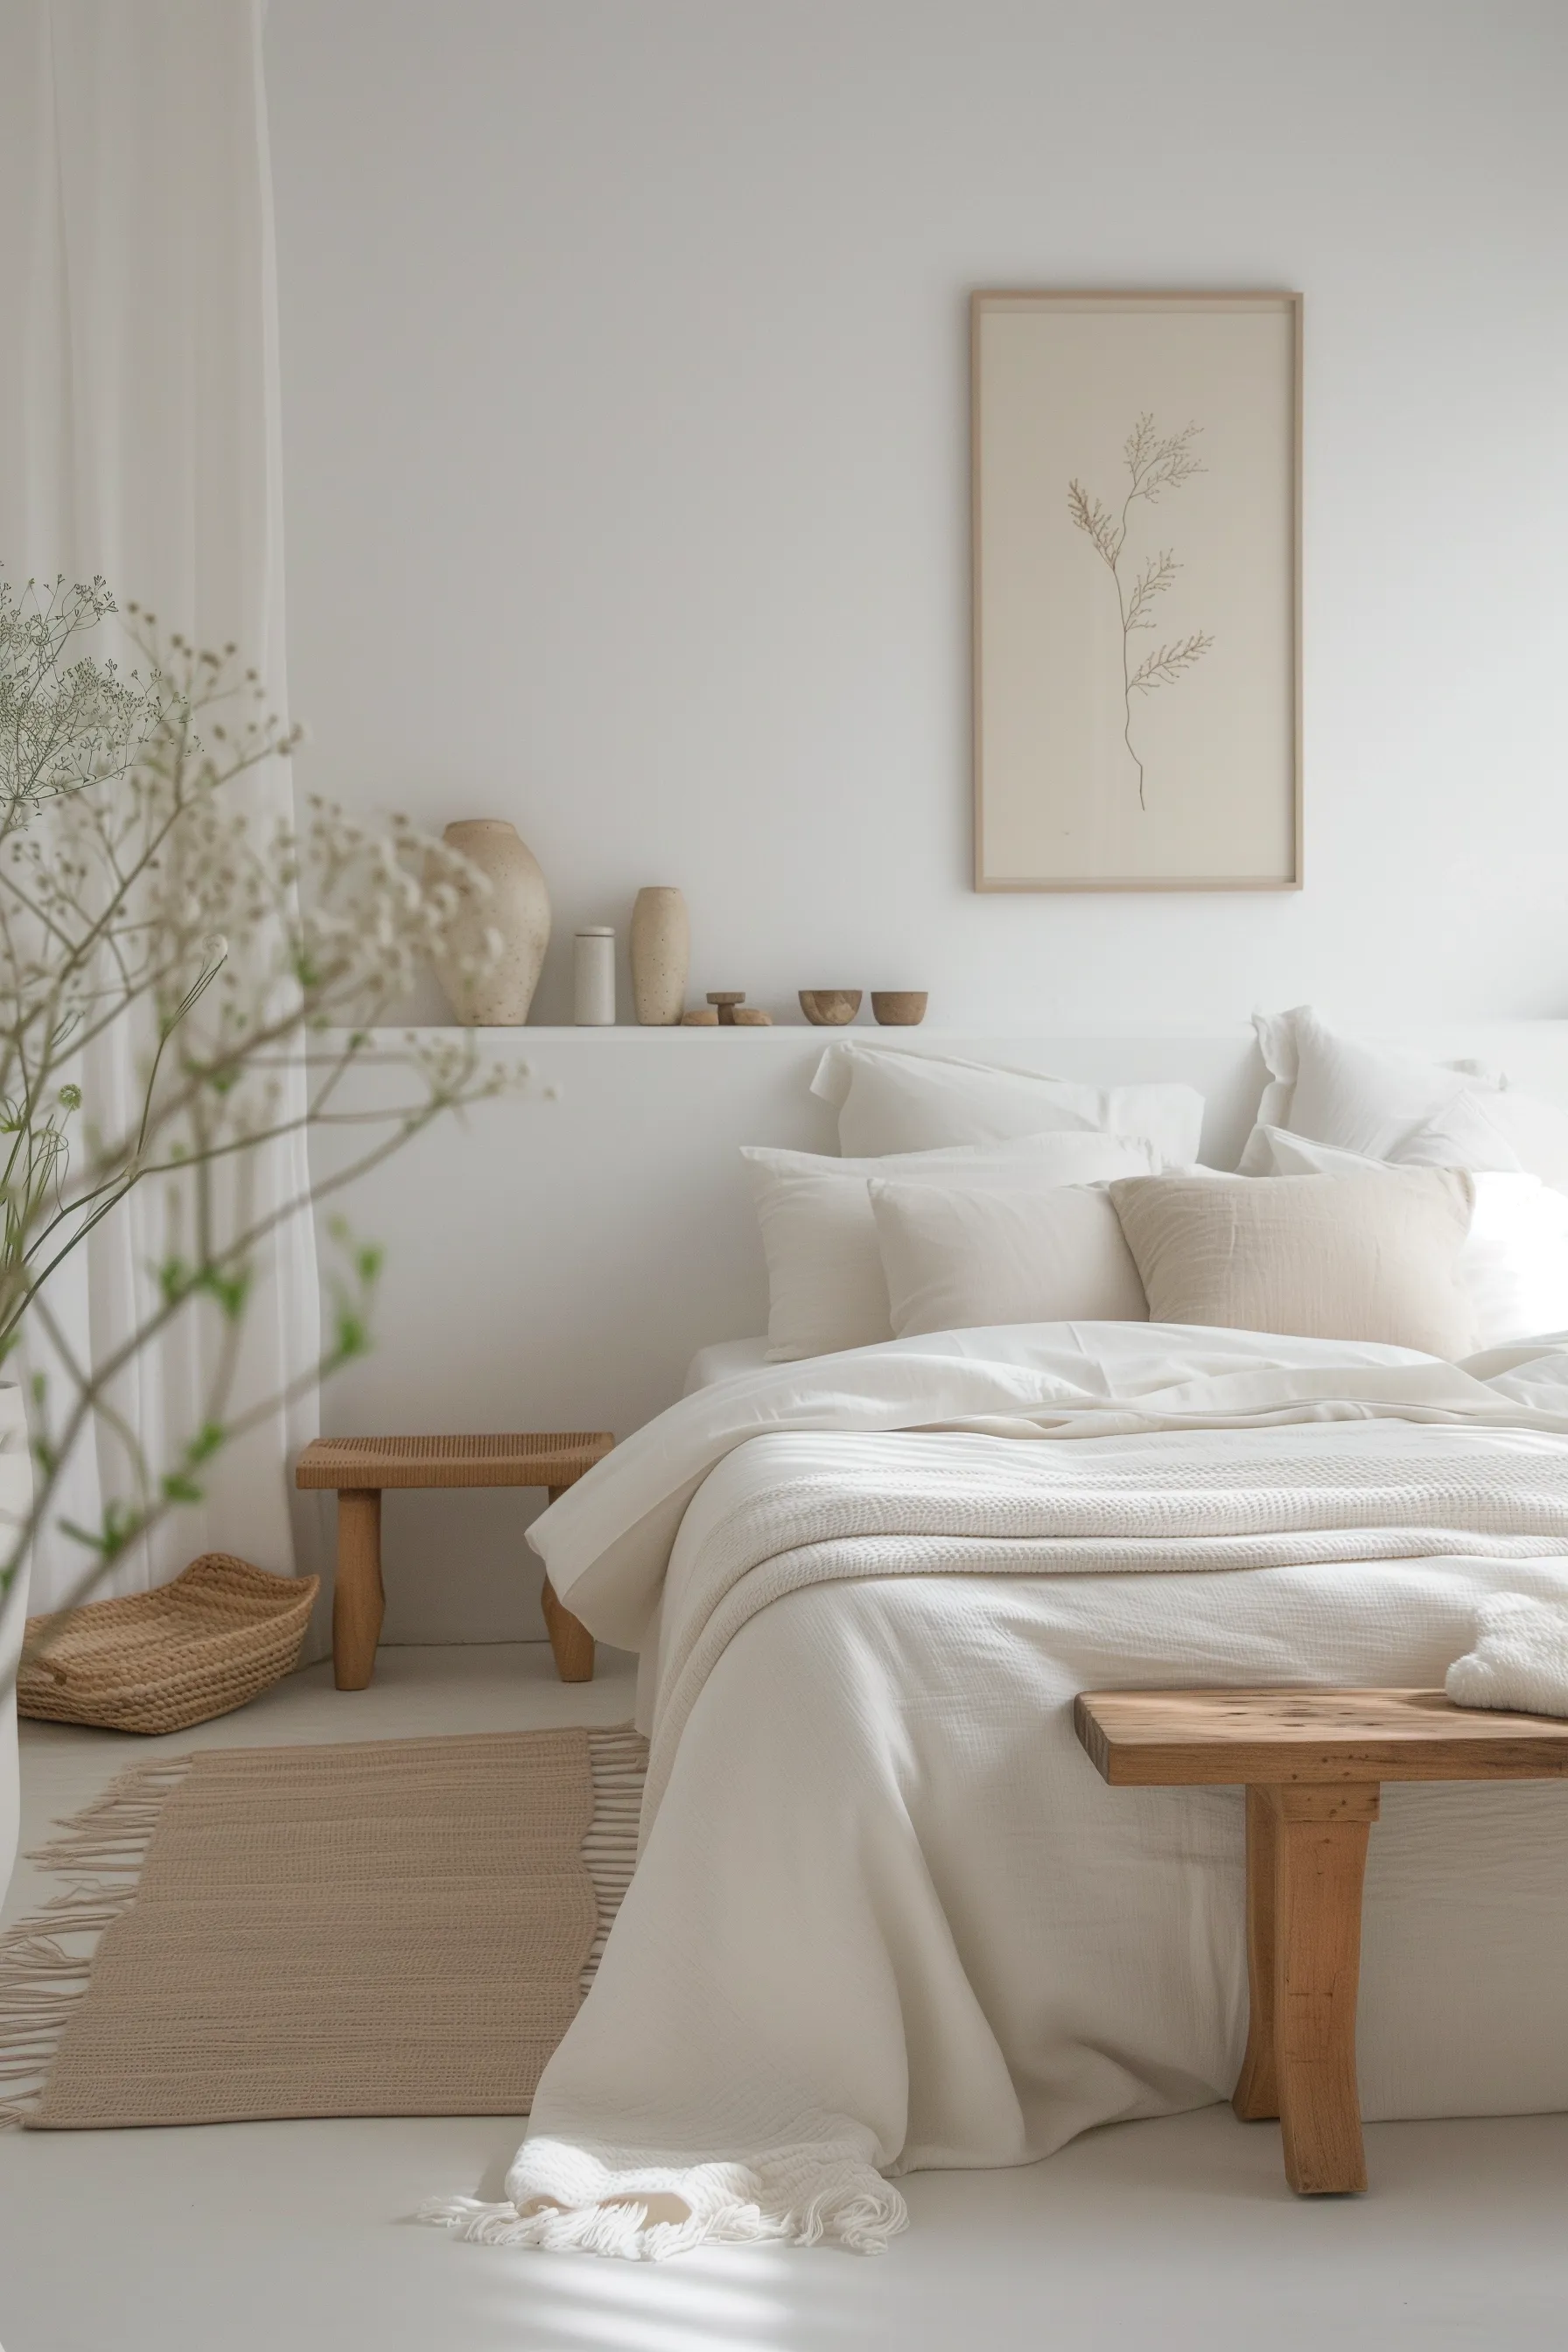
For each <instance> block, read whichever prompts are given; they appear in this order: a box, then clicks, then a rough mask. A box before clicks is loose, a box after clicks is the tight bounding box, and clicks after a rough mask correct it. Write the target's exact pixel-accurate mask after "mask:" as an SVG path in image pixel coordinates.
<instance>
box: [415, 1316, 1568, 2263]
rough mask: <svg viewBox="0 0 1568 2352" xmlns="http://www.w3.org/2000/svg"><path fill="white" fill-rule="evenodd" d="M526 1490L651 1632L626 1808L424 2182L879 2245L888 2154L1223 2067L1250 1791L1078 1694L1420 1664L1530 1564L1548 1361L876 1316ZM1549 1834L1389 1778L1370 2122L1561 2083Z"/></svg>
mask: <svg viewBox="0 0 1568 2352" xmlns="http://www.w3.org/2000/svg"><path fill="white" fill-rule="evenodd" d="M932 1424H937V1426H936V1427H933V1426H932ZM1064 1441H1070V1442H1064ZM693 1498H694V1499H693ZM536 1531H537V1536H538V1541H539V1548H540V1549H541V1550H542V1552H543V1554H544V1557H545V1559H546V1561H547V1564H548V1567H549V1570H550V1574H551V1578H552V1582H553V1583H554V1584H555V1586H556V1589H557V1591H560V1592H561V1593H562V1594H563V1597H565V1598H568V1599H569V1600H570V1602H571V1605H572V1606H573V1608H574V1609H575V1610H577V1611H578V1612H579V1613H581V1614H582V1615H583V1616H584V1619H585V1621H586V1622H588V1623H589V1625H590V1626H591V1627H592V1628H593V1629H594V1630H595V1632H597V1633H602V1634H604V1635H605V1636H607V1637H608V1638H610V1639H615V1640H622V1641H625V1640H626V1639H628V1638H636V1639H638V1640H640V1641H642V1642H643V1643H644V1657H645V1666H646V1667H647V1673H646V1675H645V1680H644V1688H643V1695H642V1696H643V1704H644V1707H645V1711H646V1715H647V1723H648V1727H649V1728H650V1729H651V1733H652V1738H653V1760H652V1768H651V1770H650V1783H649V1797H648V1801H647V1807H646V1808H645V1833H646V1841H647V1842H646V1847H645V1852H644V1854H643V1858H642V1862H641V1864H640V1865H639V1868H638V1871H637V1875H636V1877H635V1878H634V1880H633V1883H632V1885H631V1888H630V1890H629V1892H628V1894H627V1896H626V1903H625V1906H624V1907H623V1909H622V1912H621V1916H620V1918H619V1920H618V1922H617V1925H616V1929H615V1931H614V1933H613V1934H612V1936H611V1938H610V1942H609V1946H608V1948H607V1950H606V1952H605V1958H604V1960H603V1962H602V1964H601V1967H600V1970H599V1973H598V1977H597V1979H596V1981H595V1987H594V1990H593V1992H592V1994H591V1995H590V1997H589V1999H588V2001H587V2002H586V2004H585V2006H584V2010H583V2011H582V2013H581V2015H580V2016H579V2018H578V2019H577V2021H575V2023H574V2026H573V2028H572V2030H571V2031H570V2032H569V2033H568V2034H567V2036H566V2039H565V2040H564V2042H563V2043H562V2046H561V2048H560V2050H559V2051H558V2052H557V2053H556V2055H555V2057H554V2058H553V2059H552V2062H551V2063H550V2065H549V2067H548V2068H547V2069H546V2072H545V2074H544V2078H543V2080H542V2083H541V2084H540V2088H539V2092H538V2095H537V2097H536V2100H535V2104H534V2110H533V2115H532V2118H531V2126H530V2134H529V2137H528V2139H527V2140H526V2141H525V2142H524V2145H523V2147H522V2148H521V2150H520V2152H519V2155H518V2158H517V2160H516V2162H515V2164H514V2165H513V2168H512V2169H511V2172H510V2175H509V2177H508V2181H507V2199H506V2201H505V2202H504V2203H502V2204H500V2205H493V2206H480V2205H477V2204H475V2203H473V2202H472V2201H471V2200H462V2199H459V2200H448V2201H447V2202H446V2203H444V2204H443V2205H442V2206H440V2207H439V2208H437V2209H432V2210H433V2213H434V2214H438V2216H439V2217H440V2218H444V2219H447V2221H449V2222H450V2223H451V2225H452V2226H453V2227H454V2228H455V2229H457V2230H458V2231H460V2232H463V2233H466V2234H470V2235H476V2236H482V2237H487V2238H499V2239H502V2240H505V2241H507V2242H516V2243H530V2244H547V2245H557V2246H575V2247H583V2248H587V2249H592V2250H595V2251H601V2252H618V2253H626V2254H632V2255H637V2256H643V2257H647V2256H653V2257H658V2256H660V2255H663V2254H666V2253H669V2252H679V2251H680V2250H681V2248H683V2247H684V2246H687V2245H690V2244H695V2243H699V2242H702V2241H704V2240H711V2241H719V2242H724V2241H735V2240H751V2239H756V2238H759V2237H763V2238H778V2239H784V2240H791V2241H794V2242H812V2241H813V2240H814V2239H816V2238H819V2237H820V2238H827V2239H833V2240H837V2241H838V2242H842V2243H845V2244H848V2245H854V2246H858V2247H861V2248H863V2249H865V2250H868V2251H872V2250H875V2249H877V2248H878V2247H879V2246H881V2245H883V2244H885V2243H886V2242H888V2240H889V2237H890V2236H891V2235H892V2234H893V2233H894V2232H895V2231H897V2229H898V2228H899V2227H900V2226H901V2222H902V2205H901V2200H900V2199H899V2197H898V2193H897V2191H896V2189H893V2188H892V2187H891V2186H890V2184H889V2179H887V2177H886V2176H888V2175H889V2174H893V2173H896V2172H900V2171H907V2170H912V2169H918V2168H924V2167H931V2166H953V2165H961V2166H979V2165H998V2164H1013V2163H1021V2162H1026V2161H1028V2160H1030V2159H1031V2158H1036V2157H1039V2156H1043V2155H1045V2154H1047V2153H1049V2151H1050V2150H1052V2149H1053V2148H1056V2147H1060V2146H1061V2145H1062V2143H1063V2142H1064V2141H1065V2140H1067V2139H1068V2138H1070V2137H1073V2136H1074V2135H1075V2134H1076V2133H1078V2132H1079V2131H1081V2130H1083V2129H1085V2128H1087V2127H1088V2126H1091V2125H1094V2124H1098V2123H1103V2122H1108V2121H1111V2120H1114V2119H1116V2118H1119V2117H1128V2116H1149V2115H1158V2114H1164V2113H1169V2112H1172V2111H1173V2110H1176V2109H1179V2108H1182V2107H1187V2106H1193V2105H1200V2104H1203V2103H1205V2102H1206V2101H1209V2100H1213V2099H1216V2098H1220V2097H1224V2096H1226V2095H1228V2093H1229V2090H1230V2088H1231V2085H1232V2083H1233V2081H1234V2077H1235V2074H1236V2069H1237V2064H1238V2063H1239V2058H1240V2051H1241V2043H1242V2038H1243V2032H1244V2027H1245V1967H1244V1959H1243V1950H1242V1904H1241V1889H1242V1854H1243V1847H1242V1811H1241V1806H1242V1800H1241V1796H1240V1793H1239V1791H1232V1790H1116V1791H1112V1790H1108V1789H1107V1788H1105V1787H1104V1786H1103V1784H1102V1783H1101V1782H1100V1780H1099V1779H1098V1777H1097V1775H1096V1774H1095V1773H1094V1771H1093V1769H1092V1768H1091V1767H1090V1766H1089V1763H1088V1761H1087V1759H1085V1758H1084V1757H1083V1755H1082V1754H1081V1752H1080V1751H1079V1748H1078V1745H1077V1742H1076V1740H1075V1738H1074V1737H1073V1734H1072V1729H1071V1723H1070V1700H1071V1698H1072V1696H1073V1694H1074V1693H1075V1692H1076V1691H1077V1690H1079V1689H1081V1688H1085V1687H1093V1686H1096V1685H1099V1686H1105V1685H1115V1684H1119V1683H1121V1684H1125V1683H1138V1682H1143V1683H1152V1682H1198V1683H1233V1684H1246V1683H1258V1682H1265V1683H1267V1682H1291V1681H1299V1682H1304V1683H1311V1682H1323V1683H1368V1684H1394V1685H1399V1684H1421V1685H1436V1684H1438V1683H1440V1682H1441V1680H1442V1677H1443V1674H1444V1671H1445V1669H1446V1667H1447V1665H1448V1664H1449V1663H1450V1661H1452V1660H1453V1659H1454V1658H1455V1657H1457V1656H1458V1654H1459V1653H1460V1652H1461V1651H1463V1650H1464V1649H1465V1648H1466V1647H1467V1646H1468V1643H1469V1641H1470V1638H1471V1633H1472V1631H1473V1628H1474V1625H1475V1622H1476V1617H1477V1611H1478V1606H1479V1603H1480V1602H1481V1601H1484V1600H1485V1598H1486V1597H1487V1596H1489V1595H1490V1594H1493V1593H1499V1592H1516V1593H1523V1594H1527V1595H1531V1596H1533V1597H1536V1598H1538V1599H1541V1600H1544V1601H1551V1600H1556V1601H1568V1354H1564V1353H1563V1352H1561V1351H1559V1350H1552V1351H1549V1352H1547V1353H1544V1354H1542V1353H1540V1352H1539V1351H1532V1350H1531V1348H1530V1347H1529V1346H1525V1347H1522V1348H1516V1349H1510V1350H1508V1351H1506V1353H1499V1354H1497V1355H1495V1356H1494V1357H1492V1358H1489V1359H1486V1360H1472V1361H1471V1363H1470V1364H1469V1365H1468V1367H1454V1366H1447V1365H1442V1364H1439V1363H1436V1362H1435V1361H1434V1360H1430V1359H1427V1358H1425V1357H1417V1356H1414V1355H1412V1354H1410V1353H1408V1352H1407V1351H1404V1350H1399V1349H1389V1348H1376V1347H1370V1346H1359V1345H1356V1346H1352V1345H1342V1344H1341V1343H1336V1342H1328V1341H1310V1340H1282V1339H1272V1338H1264V1337H1262V1336H1261V1335H1256V1334H1250V1333H1245V1332H1224V1333H1221V1332H1213V1331H1193V1330H1190V1329H1184V1328H1182V1329H1177V1328H1163V1329H1162V1328H1161V1327H1157V1326H1147V1325H1138V1326H1114V1325H1100V1326H1095V1325H1085V1326H1077V1327H1069V1326H1061V1325H1051V1326H1040V1327H1016V1328H1008V1329H1007V1330H1005V1331H994V1332H966V1333H962V1334H952V1335H942V1337H940V1338H937V1339H931V1338H924V1339H919V1340H916V1341H903V1342H895V1343H893V1344H892V1345H890V1346H888V1347H883V1348H877V1349H861V1350H857V1351H854V1353H853V1354H851V1355H847V1356H842V1357H838V1358H834V1359H827V1360H819V1361H818V1362H817V1363H816V1364H795V1365H786V1366H780V1367H777V1368H773V1369H771V1370H768V1371H766V1372H759V1373H751V1374H747V1375H744V1376H743V1377H742V1378H740V1379H738V1380H736V1381H731V1382H730V1383H728V1384H726V1385H725V1386H723V1387H721V1388H719V1389H714V1390H709V1391H702V1392H700V1393H699V1394H697V1395H695V1396H692V1397H690V1398H689V1399H688V1400H686V1401H685V1402H683V1403H682V1404H681V1405H679V1406H677V1407H676V1408H674V1409H673V1410H672V1411H671V1412H669V1413H667V1414H665V1415H663V1416H661V1418H660V1420H659V1421H658V1422H657V1423H653V1424H651V1425H650V1427H649V1428H648V1429H647V1430H646V1431H643V1432H640V1433H638V1434H637V1437H635V1438H634V1439H632V1440H631V1441H629V1442H628V1443H627V1444H626V1445H624V1446H622V1447H620V1448H617V1450H616V1454H613V1455H612V1456H611V1457H610V1459H609V1461H608V1462H607V1463H606V1464H605V1465H603V1466H602V1467H601V1468H600V1469H599V1470H598V1471H596V1472H595V1473H594V1474H593V1475H592V1476H591V1477H590V1478H589V1479H587V1480H585V1481H584V1482H583V1483H582V1484H581V1485H580V1486H577V1487H575V1488H574V1489H573V1490H572V1491H571V1492H570V1493H569V1494H568V1495H567V1496H565V1497H563V1500H562V1501H561V1502H560V1503H559V1504H557V1505H556V1506H554V1507H553V1508H552V1510H551V1511H550V1512H549V1513H547V1514H546V1515H545V1517H543V1518H542V1520H540V1521H538V1522H536ZM1565 1831H1568V1790H1563V1789H1561V1788H1558V1787H1556V1786H1554V1785H1539V1786H1538V1785H1532V1784H1523V1785H1516V1786H1512V1787H1495V1788H1483V1789H1451V1790H1450V1789H1444V1788H1436V1789H1420V1790H1388V1791H1387V1792H1386V1793H1385V1798H1384V1820H1383V1823H1382V1825H1381V1826H1380V1828H1379V1830H1378V1832H1377V1833H1376V1836H1375V1838H1374V1840H1373V1858H1372V1864H1371V1867H1370V1870H1369V1877H1368V1888H1367V1902H1366V1929H1365V1955H1364V1965H1363V2000H1362V2011H1361V2015H1362V2027H1363V2039H1362V2048H1363V2086H1362V2087H1363V2105H1364V2108H1365V2112H1366V2113H1367V2114H1368V2115H1369V2116H1390V2115H1418V2114H1419V2115H1431V2114H1464V2113H1497V2112H1523V2111H1528V2110H1535V2109H1542V2108H1551V2107H1556V2106H1563V2105H1568V1990H1565V1986H1564V1978H1563V1970H1562V1968H1561V1959H1560V1955H1561V1952H1562V1949H1563V1939H1564V1937H1565V1936H1568V1837H1565V1836H1564V1832H1565ZM648 2197H653V2198H654V2199H656V2200H658V2201H656V2202H655V2203H654V2204H653V2206H652V2207H651V2208H646V2209H645V2204H644V2202H643V2200H645V2199H647V2198H648ZM645 2210H647V2211H648V2212H649V2213H650V2214H651V2216H652V2217H653V2218H651V2219H650V2220H648V2221H647V2222H646V2223H645V2218H644V2217H645ZM665 2215H668V2218H659V2217H661V2216H665Z"/></svg>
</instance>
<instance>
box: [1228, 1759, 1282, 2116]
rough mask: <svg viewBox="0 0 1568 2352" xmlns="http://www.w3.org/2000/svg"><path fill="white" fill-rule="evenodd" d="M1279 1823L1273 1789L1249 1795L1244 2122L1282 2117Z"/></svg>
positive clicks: (1241, 2078) (1240, 2081)
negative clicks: (1277, 1996) (1277, 1994)
mask: <svg viewBox="0 0 1568 2352" xmlns="http://www.w3.org/2000/svg"><path fill="white" fill-rule="evenodd" d="M1277 1821H1278V1815H1277V1814H1276V1813H1275V1811H1274V1808H1273V1806H1272V1805H1271V1804H1270V1803H1269V1801H1268V1790H1267V1789H1248V1790H1247V2000H1248V2008H1247V2055H1246V2056H1245V2057H1244V2058H1243V2060H1242V2062H1241V2072H1240V2074H1238V2075H1237V2078H1236V2088H1235V2090H1234V2091H1233V2092H1232V2093H1231V2099H1230V2104H1231V2105H1232V2106H1233V2107H1234V2108H1235V2109H1236V2112H1237V2115H1238V2116H1240V2117H1241V2120H1242V2122H1243V2123H1247V2124H1251V2123H1262V2122H1266V2121H1268V2119H1269V2118H1271V2117H1273V2116H1278V2115H1279V2070H1278V2068H1277V2067H1276V2065H1275V2063H1274V1878H1275V1871H1276V1867H1277V1861H1276V1845H1277V1841H1276V1839H1275V1835H1274V1832H1275V1826H1276V1823H1277Z"/></svg>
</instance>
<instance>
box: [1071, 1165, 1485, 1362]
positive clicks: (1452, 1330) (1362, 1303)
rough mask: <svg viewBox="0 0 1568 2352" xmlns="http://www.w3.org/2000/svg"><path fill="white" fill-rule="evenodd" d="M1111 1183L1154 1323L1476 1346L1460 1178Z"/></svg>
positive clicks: (1414, 1175) (1450, 1348)
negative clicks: (1464, 1272) (1463, 1257)
mask: <svg viewBox="0 0 1568 2352" xmlns="http://www.w3.org/2000/svg"><path fill="white" fill-rule="evenodd" d="M1473 1197H1474V1196H1473V1193H1472V1191H1471V1185H1470V1179H1469V1178H1468V1176H1464V1175H1458V1174H1456V1173H1455V1172H1454V1171H1451V1170H1448V1169H1441V1168H1391V1169H1388V1170H1386V1171H1383V1170H1380V1171H1376V1172H1375V1173H1370V1174H1363V1175H1355V1176H1346V1177H1344V1178H1343V1179H1342V1180H1341V1181H1338V1182H1335V1183H1331V1184H1329V1183H1324V1181H1322V1179H1321V1177H1320V1176H1266V1177H1262V1178H1247V1177H1244V1176H1232V1177H1213V1176H1209V1177H1204V1178H1200V1179H1196V1180H1194V1179H1192V1178H1188V1177H1183V1176H1154V1177H1132V1178H1129V1179H1126V1180H1123V1181H1121V1182H1117V1183H1113V1184H1112V1185H1111V1186H1110V1199H1111V1202H1112V1203H1113V1205H1114V1207H1115V1210H1116V1213H1117V1215H1118V1216H1119V1217H1120V1218H1121V1230H1122V1232H1123V1233H1124V1234H1125V1235H1126V1237H1127V1245H1128V1247H1129V1249H1131V1253H1132V1255H1133V1257H1134V1259H1135V1260H1136V1262H1137V1266H1138V1272H1139V1275H1140V1276H1141V1277H1142V1284H1143V1288H1144V1291H1145V1293H1146V1294H1147V1297H1148V1301H1149V1314H1150V1318H1151V1319H1152V1321H1153V1322H1156V1323H1201V1324H1209V1325H1215V1326H1218V1327H1220V1328H1225V1329H1229V1330H1241V1331H1279V1332H1292V1333H1295V1334H1297V1335H1298V1336H1300V1337H1303V1338H1307V1339H1373V1340H1380V1341H1382V1342H1384V1344H1386V1345H1388V1346H1391V1347H1395V1348H1419V1349H1422V1350H1423V1351H1424V1352H1425V1353H1426V1354H1427V1355H1431V1356H1441V1357H1444V1358H1446V1359H1447V1360H1449V1361H1450V1362H1452V1361H1455V1360H1458V1359H1459V1358H1461V1357H1464V1356H1468V1355H1470V1354H1473V1353H1474V1351H1475V1349H1476V1348H1477V1346H1478V1344H1479V1341H1478V1335H1477V1328H1476V1312H1475V1308H1474V1307H1473V1306H1472V1304H1471V1302H1470V1299H1469V1297H1468V1296H1467V1294H1466V1291H1465V1289H1464V1286H1463V1285H1462V1283H1461V1282H1460V1280H1459V1276H1458V1262H1459V1256H1460V1253H1461V1251H1462V1250H1463V1248H1464V1246H1465V1241H1466V1237H1467V1235H1468V1232H1469V1226H1470V1210H1471V1203H1472V1200H1473Z"/></svg>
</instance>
